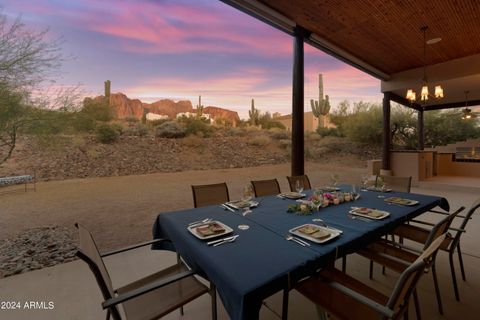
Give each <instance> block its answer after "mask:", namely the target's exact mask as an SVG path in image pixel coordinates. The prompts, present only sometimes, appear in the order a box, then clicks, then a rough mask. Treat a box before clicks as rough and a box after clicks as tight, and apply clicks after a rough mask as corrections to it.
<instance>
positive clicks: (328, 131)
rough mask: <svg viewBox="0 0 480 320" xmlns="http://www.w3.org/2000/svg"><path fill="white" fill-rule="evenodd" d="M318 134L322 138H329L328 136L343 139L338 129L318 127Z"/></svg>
mask: <svg viewBox="0 0 480 320" xmlns="http://www.w3.org/2000/svg"><path fill="white" fill-rule="evenodd" d="M317 133H318V135H319V136H321V137H327V136H332V137H341V136H342V135H341V133H340V131H339V130H338V129H337V128H324V127H318V128H317Z"/></svg>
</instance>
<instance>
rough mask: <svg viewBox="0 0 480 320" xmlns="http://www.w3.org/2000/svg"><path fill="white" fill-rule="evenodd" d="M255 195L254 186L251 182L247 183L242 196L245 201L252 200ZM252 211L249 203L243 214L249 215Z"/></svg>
mask: <svg viewBox="0 0 480 320" xmlns="http://www.w3.org/2000/svg"><path fill="white" fill-rule="evenodd" d="M254 196H255V194H254V192H253V187H252V185H251V184H247V185H246V186H245V187H244V188H243V196H242V200H243V201H247V202H250V200H252V199H253V197H254ZM250 212H252V210H250V205H247V206H246V207H244V208H243V213H242V215H244V216H245V215H247V214H249V213H250Z"/></svg>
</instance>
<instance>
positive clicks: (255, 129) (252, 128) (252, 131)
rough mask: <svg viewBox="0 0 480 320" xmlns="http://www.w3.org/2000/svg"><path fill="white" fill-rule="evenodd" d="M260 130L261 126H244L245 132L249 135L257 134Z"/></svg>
mask: <svg viewBox="0 0 480 320" xmlns="http://www.w3.org/2000/svg"><path fill="white" fill-rule="evenodd" d="M261 130H262V128H260V127H259V126H248V127H246V128H245V132H246V133H247V134H248V135H249V136H256V135H258V134H259V132H260V131H261Z"/></svg>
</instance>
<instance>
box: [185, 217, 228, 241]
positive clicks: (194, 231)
mask: <svg viewBox="0 0 480 320" xmlns="http://www.w3.org/2000/svg"><path fill="white" fill-rule="evenodd" d="M212 223H217V224H218V225H220V226H221V227H222V228H223V229H225V231H224V232H219V233H215V234H211V235H209V236H203V235H202V234H200V233H198V232H197V228H198V227H203V226H206V225H209V224H212ZM187 230H188V231H190V233H191V234H193V235H194V236H195V237H197V238H198V239H200V240H207V239H212V238H216V237H221V236H224V235H227V234H229V233H232V232H233V229H232V228H230V227H229V226H227V225H226V224H224V223H221V222H220V221H210V222H206V223H202V224H196V225H193V226H189V227H187Z"/></svg>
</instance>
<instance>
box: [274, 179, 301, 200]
mask: <svg viewBox="0 0 480 320" xmlns="http://www.w3.org/2000/svg"><path fill="white" fill-rule="evenodd" d="M303 188H304V186H303V183H302V182H301V181H300V180H297V181H296V182H295V191H287V192H282V193H280V194H278V195H277V197H278V198H281V199H290V200H297V199H303V198H305V197H306V196H307V195H306V194H305V193H302V192H303Z"/></svg>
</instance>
